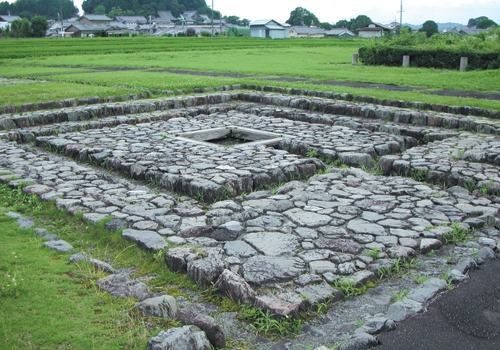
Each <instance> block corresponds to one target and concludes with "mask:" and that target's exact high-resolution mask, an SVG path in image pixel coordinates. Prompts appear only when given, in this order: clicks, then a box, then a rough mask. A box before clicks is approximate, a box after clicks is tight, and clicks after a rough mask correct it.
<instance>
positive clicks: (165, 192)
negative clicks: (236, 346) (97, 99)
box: [0, 91, 500, 349]
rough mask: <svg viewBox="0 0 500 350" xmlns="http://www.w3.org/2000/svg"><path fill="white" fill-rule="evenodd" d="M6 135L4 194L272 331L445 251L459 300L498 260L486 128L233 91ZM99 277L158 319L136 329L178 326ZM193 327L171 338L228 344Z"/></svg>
mask: <svg viewBox="0 0 500 350" xmlns="http://www.w3.org/2000/svg"><path fill="white" fill-rule="evenodd" d="M0 126H1V127H2V130H1V131H0V136H1V140H0V172H5V173H7V172H8V173H9V174H8V175H2V176H0V180H1V181H3V182H6V183H8V184H9V185H10V186H12V187H15V186H17V185H18V184H19V183H20V182H21V181H30V182H33V183H34V184H33V185H30V186H28V187H25V188H24V191H25V192H26V193H34V194H37V195H39V196H40V198H41V199H42V200H55V205H56V206H57V207H58V208H59V209H61V210H67V211H69V212H70V213H77V212H82V213H83V219H85V220H87V221H90V222H94V223H97V222H99V221H100V220H103V219H105V218H107V217H108V216H111V217H112V218H113V220H112V221H110V222H109V223H108V225H109V227H110V228H116V227H122V228H124V230H123V234H122V235H123V238H124V239H126V240H131V241H133V242H136V243H137V244H138V245H139V246H141V247H143V248H144V249H146V250H149V251H152V252H157V251H160V250H162V251H165V252H166V253H165V255H164V256H165V262H166V265H167V266H168V268H170V269H172V270H173V271H179V272H182V273H186V274H187V275H188V276H189V277H190V278H191V279H193V280H194V281H195V282H196V283H197V284H198V285H199V286H200V287H201V288H208V287H210V286H212V285H215V287H216V288H217V289H218V290H219V291H220V293H223V294H224V295H226V296H228V297H229V298H230V299H231V300H233V301H235V302H240V303H251V304H252V305H254V306H256V307H261V308H262V309H264V310H269V311H270V312H272V313H274V314H277V315H279V316H280V317H298V315H299V312H301V311H304V310H311V309H312V310H314V309H315V308H317V306H318V305H319V304H321V303H325V302H329V303H335V302H341V301H343V300H344V298H345V295H344V293H343V292H342V291H341V288H339V287H338V286H339V282H340V281H349V283H352V285H353V286H355V287H356V288H359V287H362V286H364V285H367V284H369V282H371V281H372V282H373V281H377V280H378V279H379V278H380V277H381V271H382V272H383V271H388V270H391V269H393V268H394V266H395V264H398V263H399V262H400V261H411V260H412V259H414V258H417V257H423V256H424V255H425V254H427V253H428V252H430V251H435V250H439V249H450V252H451V253H453V254H455V256H457V257H458V258H463V259H462V260H460V262H459V263H458V264H457V266H455V268H454V269H453V270H452V271H451V273H450V275H449V278H450V281H451V282H452V283H458V282H460V281H462V280H464V279H466V278H467V277H466V276H465V275H464V274H465V273H466V272H467V270H468V269H469V268H471V267H473V266H475V265H474V264H476V263H477V262H479V263H481V259H483V260H482V261H484V260H485V259H488V258H491V257H492V256H493V257H494V256H495V254H496V253H497V252H498V249H499V248H500V246H499V242H500V234H499V231H498V230H497V228H499V226H500V223H499V220H498V217H499V208H500V200H499V199H498V197H497V195H498V193H499V192H498V191H499V190H500V176H499V174H498V165H499V164H500V139H499V138H498V136H497V135H498V134H499V133H500V127H499V125H498V122H497V121H495V120H489V119H488V120H485V119H482V118H478V117H474V116H465V117H463V116H462V117H459V116H456V115H454V114H450V113H442V112H430V111H417V110H413V109H405V108H399V107H392V106H382V105H375V104H370V103H355V102H346V101H338V100H334V99H331V98H325V97H314V96H312V97H310V96H309V97H308V96H306V97H304V96H291V95H286V94H279V93H268V92H236V91H226V92H220V93H214V94H203V95H194V96H186V97H170V98H163V99H156V100H139V101H131V102H130V101H127V102H108V103H100V104H95V105H92V106H75V105H73V106H71V107H65V108H61V109H54V110H45V111H34V112H28V113H23V114H19V115H3V116H0ZM214 140H215V141H216V142H213V141H214ZM109 171H112V172H113V174H115V175H110V174H109V173H108V172H109ZM118 175H119V176H118ZM13 176H17V177H19V179H20V180H12V177H13ZM452 223H457V225H459V226H460V227H461V228H463V229H474V230H475V231H474V236H473V240H472V241H471V242H468V243H466V244H462V245H457V246H451V247H448V248H446V247H447V245H446V242H447V237H448V236H449V235H450V234H451V232H452V231H453V230H454V228H453V227H454V226H453V225H452ZM374 251H375V252H378V254H377V255H378V256H377V257H374V256H370V254H367V252H368V253H369V252H374ZM474 252H479V253H478V254H479V255H478V256H477V254H476V258H477V259H475V260H473V262H472V261H471V260H472V259H470V258H468V256H470V255H471V254H473V253H474ZM84 258H86V259H88V257H84ZM464 259H465V260H464ZM467 259H469V260H467ZM96 264H97V266H99V264H98V263H96ZM110 269H112V268H111V267H109V269H108V271H109V272H110V273H111V275H110V276H108V277H107V279H106V280H105V281H100V282H99V283H98V285H100V286H101V285H102V288H103V289H105V290H108V289H109V290H116V288H115V289H113V288H114V287H110V288H108V287H106V286H110V285H113V283H114V282H113V281H120V283H121V284H120V286H121V287H119V288H118V290H119V291H120V292H116V293H118V295H117V296H128V297H130V296H132V297H136V298H137V299H138V300H140V302H141V303H144V301H145V300H149V302H151V304H152V305H153V306H152V305H151V304H147V305H142V304H141V306H138V307H139V308H141V310H146V311H143V312H146V313H148V312H149V313H151V312H152V313H153V314H154V315H160V316H161V317H167V316H165V315H167V314H168V317H171V316H172V317H174V316H173V314H176V313H177V312H178V311H179V310H183V308H178V307H177V305H176V301H175V300H172V299H171V297H170V298H167V299H166V296H165V297H161V296H155V295H152V294H151V293H150V292H148V291H147V287H145V286H139V287H137V283H136V282H134V281H131V280H130V278H128V277H127V276H126V275H120V274H119V273H113V272H116V271H114V270H110ZM384 269H385V270H384ZM440 281H441V282H440ZM443 283H444V284H443ZM124 284H125V285H126V286H128V287H126V288H125V289H123V288H124V287H123V285H124ZM424 285H425V288H420V289H419V288H417V289H415V291H413V292H412V293H410V294H409V295H408V296H407V297H406V298H404V299H403V300H402V301H398V302H397V303H395V304H393V305H391V307H390V308H389V309H387V308H388V307H389V305H385V306H387V307H386V309H385V312H386V315H385V314H384V315H383V316H381V315H380V314H373V315H370V317H371V318H367V321H366V322H365V323H364V325H363V327H364V328H363V327H361V330H360V331H359V332H357V333H356V335H355V336H351V337H350V340H349V341H350V343H349V344H354V343H356V344H358V343H363V344H364V342H368V343H370V342H371V343H373V344H376V340H375V338H373V336H372V334H376V333H379V332H381V331H384V330H383V329H384V328H383V327H374V326H373V325H374V324H380V322H382V321H383V322H382V323H381V324H382V325H383V326H384V327H386V326H387V324H388V323H389V324H391V322H392V324H393V322H394V321H401V320H404V319H405V318H407V317H410V316H411V315H413V314H415V313H417V312H421V311H422V310H423V308H424V307H425V305H426V303H428V302H429V301H430V300H431V299H432V298H433V297H434V296H435V295H436V294H437V293H439V292H440V291H442V290H444V289H446V283H445V282H442V280H440V279H436V278H434V279H430V280H429V283H427V284H424ZM424 285H422V287H423V286H424ZM106 288H108V289H106ZM127 288H128V289H127ZM131 288H132V289H131ZM137 288H139V289H137ZM144 288H145V289H144ZM271 291H272V292H271ZM110 292H112V291H110ZM127 293H128V294H127ZM138 293H139V294H138ZM148 293H149V294H148ZM158 298H160V299H158ZM398 303H399V304H398ZM375 304H377V303H375ZM155 305H156V306H155ZM377 305H378V304H377ZM379 306H380V305H378V306H377V308H375V309H377V310H378V307H379ZM147 310H149V311H147ZM151 310H153V311H151ZM155 310H156V311H155ZM158 310H160V311H158ZM161 310H163V311H161ZM165 310H167V311H168V312H165ZM190 310H191V309H188V308H186V309H185V310H184V311H179V312H180V314H179V315H181V316H179V317H181V319H182V320H183V323H185V324H186V326H185V327H183V328H182V329H181V330H180V331H179V332H180V333H181V334H182V335H180V338H183V337H186V336H187V335H186V334H189V336H190V337H191V336H192V337H193V340H192V341H193V344H194V343H196V344H197V345H196V347H195V348H200V349H204V348H209V347H206V346H207V342H212V344H217V345H216V346H222V345H225V341H222V340H221V339H222V338H223V336H224V334H222V335H221V332H222V331H221V329H220V327H219V328H217V326H216V325H214V324H213V322H212V323H211V321H210V320H208V321H207V319H204V318H203V317H202V316H203V315H201V314H199V313H193V312H194V311H192V310H191V311H190ZM183 313H184V316H182V315H183ZM186 315H187V316H186ZM189 320H198V321H197V322H198V323H196V322H194V321H193V322H194V323H189ZM374 320H375V321H374ZM381 320H382V321H381ZM212 321H213V320H212ZM207 324H209V326H207ZM387 327H388V328H387V329H385V330H388V329H392V328H393V327H392V326H387ZM391 327H392V328H391ZM200 328H201V329H202V330H203V331H205V332H206V334H207V335H208V339H209V340H206V339H204V338H203V337H204V336H203V335H200V334H201V333H203V332H201V333H200ZM210 329H211V330H212V331H210ZM214 329H215V331H214ZM214 332H215V333H214ZM170 333H172V331H171V330H169V331H165V332H162V333H160V335H158V337H156V338H153V339H152V340H151V341H150V343H148V348H151V349H162V348H164V347H162V346H166V345H162V344H164V341H166V340H165V339H169V337H171V334H170ZM221 337H222V338H221ZM208 344H209V343H208ZM178 346H179V348H181V347H180V345H178Z"/></svg>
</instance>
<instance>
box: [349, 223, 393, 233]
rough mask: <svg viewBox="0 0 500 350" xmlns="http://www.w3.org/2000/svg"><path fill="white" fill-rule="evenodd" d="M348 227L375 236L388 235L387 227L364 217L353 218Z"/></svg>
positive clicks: (356, 231) (355, 231)
mask: <svg viewBox="0 0 500 350" xmlns="http://www.w3.org/2000/svg"><path fill="white" fill-rule="evenodd" d="M347 229H348V230H350V231H352V232H354V233H356V234H367V235H373V236H387V232H386V231H385V228H383V227H382V226H380V225H378V224H374V223H371V222H369V221H365V220H362V219H353V220H351V221H349V223H348V224H347Z"/></svg>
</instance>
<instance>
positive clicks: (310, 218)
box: [283, 208, 332, 228]
mask: <svg viewBox="0 0 500 350" xmlns="http://www.w3.org/2000/svg"><path fill="white" fill-rule="evenodd" d="M283 215H285V216H286V217H287V218H288V219H290V220H291V221H292V222H293V223H294V224H296V225H299V226H304V227H309V228H314V227H320V226H325V225H328V224H329V223H330V221H332V218H331V217H329V216H327V215H322V214H317V213H313V212H310V211H304V210H302V209H299V208H294V209H290V210H287V211H286V212H284V213H283Z"/></svg>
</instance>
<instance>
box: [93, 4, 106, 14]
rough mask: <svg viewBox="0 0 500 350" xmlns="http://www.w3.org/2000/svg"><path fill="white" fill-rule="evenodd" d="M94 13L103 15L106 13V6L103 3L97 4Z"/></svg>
mask: <svg viewBox="0 0 500 350" xmlns="http://www.w3.org/2000/svg"><path fill="white" fill-rule="evenodd" d="M93 13H94V14H96V15H104V14H105V13H106V7H104V5H99V6H96V7H95V8H94V12H93Z"/></svg>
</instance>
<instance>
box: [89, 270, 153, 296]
mask: <svg viewBox="0 0 500 350" xmlns="http://www.w3.org/2000/svg"><path fill="white" fill-rule="evenodd" d="M96 285H97V287H98V288H99V289H101V290H104V291H106V292H108V293H109V294H111V295H112V296H114V297H117V298H135V299H137V300H139V301H143V300H146V299H149V298H153V297H154V294H153V293H151V292H150V291H149V289H148V287H147V286H146V285H145V284H144V283H142V282H139V281H136V280H132V279H131V278H130V277H129V276H128V275H127V274H124V273H120V274H113V275H109V276H106V277H104V278H101V279H99V280H97V282H96Z"/></svg>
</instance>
